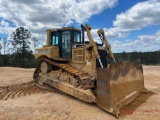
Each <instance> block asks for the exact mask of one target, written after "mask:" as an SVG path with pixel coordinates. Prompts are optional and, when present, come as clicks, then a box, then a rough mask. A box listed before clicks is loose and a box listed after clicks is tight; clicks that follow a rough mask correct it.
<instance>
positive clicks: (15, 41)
mask: <svg viewBox="0 0 160 120" xmlns="http://www.w3.org/2000/svg"><path fill="white" fill-rule="evenodd" d="M0 43H1V44H0V66H13V67H24V68H26V67H35V66H36V61H35V59H34V55H33V52H34V49H35V48H36V46H37V45H38V39H36V38H35V37H32V35H31V33H30V32H29V31H28V30H27V29H26V28H24V27H19V28H17V29H16V30H15V31H14V32H13V33H12V34H11V35H10V39H9V40H8V39H6V38H0Z"/></svg>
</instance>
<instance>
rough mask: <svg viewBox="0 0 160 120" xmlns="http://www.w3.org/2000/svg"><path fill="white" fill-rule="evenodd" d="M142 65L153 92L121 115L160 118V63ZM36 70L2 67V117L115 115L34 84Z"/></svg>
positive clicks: (99, 119)
mask: <svg viewBox="0 0 160 120" xmlns="http://www.w3.org/2000/svg"><path fill="white" fill-rule="evenodd" d="M143 69H144V77H145V87H146V88H147V89H148V90H150V91H153V92H149V93H144V94H141V95H140V96H139V97H138V98H137V99H136V100H135V101H134V102H132V103H131V104H129V105H127V106H125V107H123V108H122V109H121V115H120V118H119V119H134V120H135V119H137V120H141V119H145V120H147V119H148V120H150V119H152V120H158V119H160V102H159V101H160V66H143ZM33 71H34V69H22V68H13V67H0V119H2V120H4V119H5V120H6V119H7V120H8V119H11V120H17V119H25V120H30V119H44V120H45V119H47V120H65V119H66V120H67V119H68V120H114V119H116V118H115V116H113V115H111V114H109V113H107V112H106V111H104V110H102V109H101V108H100V107H98V106H97V105H96V104H89V103H86V102H83V101H80V100H78V99H76V98H73V97H71V96H68V95H66V94H62V93H58V92H55V91H49V90H42V89H39V88H37V87H35V86H33V83H32V82H30V81H31V80H32V74H33ZM14 84H19V85H14Z"/></svg>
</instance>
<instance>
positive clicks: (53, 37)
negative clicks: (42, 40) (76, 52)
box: [51, 32, 59, 45]
mask: <svg viewBox="0 0 160 120" xmlns="http://www.w3.org/2000/svg"><path fill="white" fill-rule="evenodd" d="M58 43H59V34H58V32H56V33H52V34H51V45H58Z"/></svg>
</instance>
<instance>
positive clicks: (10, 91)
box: [0, 81, 51, 100]
mask: <svg viewBox="0 0 160 120" xmlns="http://www.w3.org/2000/svg"><path fill="white" fill-rule="evenodd" d="M47 92H51V90H47V89H42V88H39V87H37V86H35V85H34V83H33V81H30V82H27V83H22V84H15V85H10V86H0V100H7V99H14V98H18V97H21V96H27V95H31V94H38V93H42V94H43V93H47Z"/></svg>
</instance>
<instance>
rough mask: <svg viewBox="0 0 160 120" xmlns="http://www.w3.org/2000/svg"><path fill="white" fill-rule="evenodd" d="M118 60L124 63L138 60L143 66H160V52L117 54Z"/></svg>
mask: <svg viewBox="0 0 160 120" xmlns="http://www.w3.org/2000/svg"><path fill="white" fill-rule="evenodd" d="M114 55H115V58H116V59H122V60H123V61H131V62H133V61H135V60H137V59H140V60H141V64H146V65H149V64H153V65H157V64H159V65H160V50H158V51H153V52H137V51H134V52H130V53H126V52H125V51H124V52H122V53H115V54H114Z"/></svg>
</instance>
